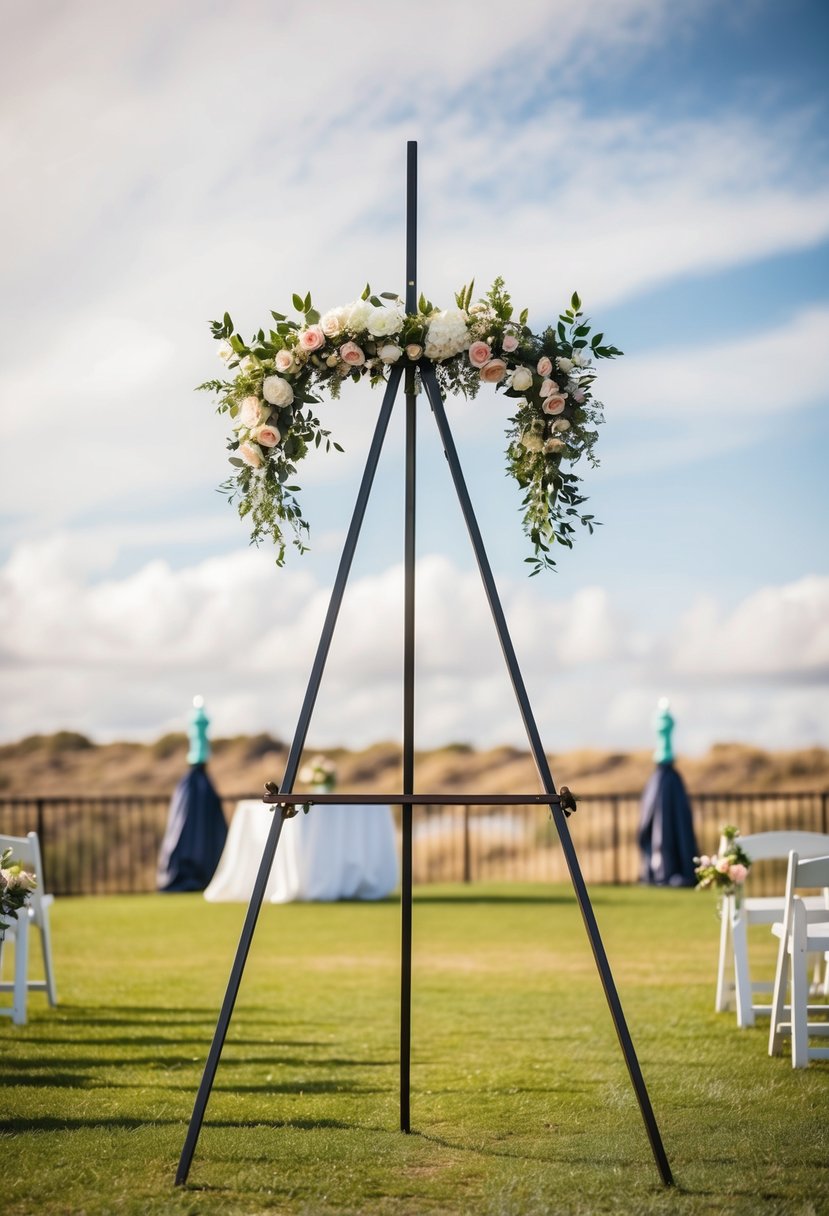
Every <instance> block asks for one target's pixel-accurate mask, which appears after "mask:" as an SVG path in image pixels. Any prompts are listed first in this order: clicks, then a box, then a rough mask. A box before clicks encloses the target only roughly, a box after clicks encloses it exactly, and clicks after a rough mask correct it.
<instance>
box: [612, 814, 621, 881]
mask: <svg viewBox="0 0 829 1216" xmlns="http://www.w3.org/2000/svg"><path fill="white" fill-rule="evenodd" d="M619 837H620V832H619V795H618V794H614V795H613V885H614V886H616V887H618V886H619V882H620V865H619V848H620V839H619Z"/></svg>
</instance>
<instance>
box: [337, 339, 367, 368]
mask: <svg viewBox="0 0 829 1216" xmlns="http://www.w3.org/2000/svg"><path fill="white" fill-rule="evenodd" d="M340 358H341V359H342V361H343V363H347V364H348V365H349V367H362V365H363V364H364V363H365V361H366V356H365V354H364V352H363V351H362V350H361V349H360V347H359V346H358V345H357V343H356V342H344V343H343V345H342V346H341V347H340Z"/></svg>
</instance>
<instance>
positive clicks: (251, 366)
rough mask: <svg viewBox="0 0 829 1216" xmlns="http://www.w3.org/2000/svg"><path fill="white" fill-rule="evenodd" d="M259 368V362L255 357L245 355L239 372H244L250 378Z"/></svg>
mask: <svg viewBox="0 0 829 1216" xmlns="http://www.w3.org/2000/svg"><path fill="white" fill-rule="evenodd" d="M258 367H259V360H258V359H255V358H254V356H253V355H245V357H244V359H243V360H242V362H241V363H240V364H239V370H240V371H243V372H244V373H245V375H247V376H249V375H250V374H251V372H255V371H256V369H257V368H258Z"/></svg>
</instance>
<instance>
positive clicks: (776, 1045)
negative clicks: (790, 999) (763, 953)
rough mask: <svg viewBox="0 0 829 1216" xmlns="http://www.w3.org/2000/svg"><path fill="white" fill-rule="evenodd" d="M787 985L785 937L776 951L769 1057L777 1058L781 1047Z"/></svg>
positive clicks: (787, 963) (787, 961)
mask: <svg viewBox="0 0 829 1216" xmlns="http://www.w3.org/2000/svg"><path fill="white" fill-rule="evenodd" d="M788 984H789V951H788V942H787V941H786V937H785V935H784V936H783V937H781V939H780V948H779V949H778V951H777V969H776V970H775V973H774V993H773V995H772V998H771V1026H770V1027H769V1055H770V1056H779V1055H780V1052H781V1050H782V1046H783V1035H782V1034H781V1032H780V1023H781V1022H782V1021H783V1013H784V1007H785V1004H786V989H787V988H788Z"/></svg>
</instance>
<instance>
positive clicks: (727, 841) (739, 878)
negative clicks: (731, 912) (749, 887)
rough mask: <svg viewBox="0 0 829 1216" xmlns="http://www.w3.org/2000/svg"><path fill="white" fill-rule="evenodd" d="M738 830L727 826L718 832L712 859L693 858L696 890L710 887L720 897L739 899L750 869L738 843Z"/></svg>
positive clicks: (748, 861)
mask: <svg viewBox="0 0 829 1216" xmlns="http://www.w3.org/2000/svg"><path fill="white" fill-rule="evenodd" d="M739 835H740V832H739V829H738V828H735V827H734V826H733V825H731V824H727V825H726V826H725V827H723V828H721V830H720V843H719V849H718V852H717V853H715V854H714V856H713V857H705V856H703V857H695V858H694V861H695V863H696V868H695V870H694V873H695V874H696V877H697V890H704V889H705V888H706V887H710V888H712V889H713V890H715V891H717V892H718V893H719V894H720V895H734V894H736V895H737V896H738V897H739V894H740V889H741V888H742V885H743V883H744V882H745V880H746V878H747V877H748V872H749V870H750V869H751V858H750V857H749V856H748V854H747V853H746V852H745V850H744V849H743V848H742V846H741V845H740V844H739V843H738V840H737V838H738V836H739Z"/></svg>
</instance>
